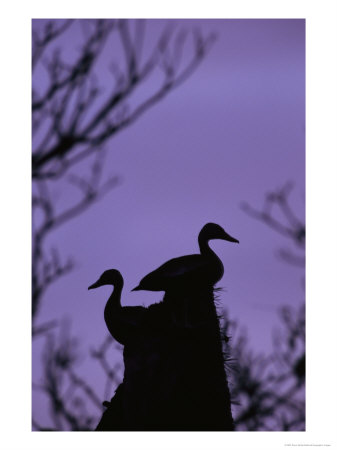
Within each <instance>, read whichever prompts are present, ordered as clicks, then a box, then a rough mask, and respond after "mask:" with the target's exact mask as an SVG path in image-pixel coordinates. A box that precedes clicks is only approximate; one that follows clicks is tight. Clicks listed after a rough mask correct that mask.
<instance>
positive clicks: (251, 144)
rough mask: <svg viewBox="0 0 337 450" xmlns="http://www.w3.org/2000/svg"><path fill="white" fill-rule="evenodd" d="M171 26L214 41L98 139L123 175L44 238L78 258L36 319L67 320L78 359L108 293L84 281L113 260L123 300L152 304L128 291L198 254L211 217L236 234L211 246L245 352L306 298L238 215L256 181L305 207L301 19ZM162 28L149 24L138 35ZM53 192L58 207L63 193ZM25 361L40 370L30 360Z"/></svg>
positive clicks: (254, 200)
mask: <svg viewBox="0 0 337 450" xmlns="http://www.w3.org/2000/svg"><path fill="white" fill-rule="evenodd" d="M175 22H178V25H182V26H186V27H190V26H191V24H192V22H193V24H196V23H197V24H198V26H200V28H201V29H202V30H203V31H204V32H209V31H216V33H217V34H218V39H217V41H216V42H215V43H214V45H213V47H212V49H211V51H210V53H209V54H208V55H207V57H206V58H205V60H204V61H203V62H202V64H201V66H200V67H199V68H198V69H197V70H196V72H195V73H194V74H193V75H192V76H191V77H190V78H189V79H188V80H187V81H186V82H185V83H184V84H183V85H182V86H180V87H179V88H178V89H176V90H175V91H174V92H172V93H171V94H170V95H169V96H168V97H167V98H165V99H164V100H163V101H162V102H160V103H159V104H157V105H156V106H155V107H154V108H153V109H151V110H150V111H148V112H147V113H146V114H145V115H143V116H142V117H141V118H140V119H139V120H138V121H137V122H136V123H135V124H133V125H132V126H131V127H130V128H127V129H125V130H124V131H122V132H121V133H119V134H118V135H116V136H115V137H114V138H113V139H112V140H111V142H110V143H109V144H108V145H107V148H108V149H109V158H108V160H107V164H106V173H107V174H116V175H120V176H121V177H122V183H121V184H120V185H119V186H118V187H116V188H115V189H114V190H112V191H111V192H110V193H109V194H108V195H107V196H106V197H105V198H104V199H103V200H102V201H100V202H99V203H97V204H95V205H94V206H93V207H92V208H91V209H89V210H88V211H87V212H86V213H84V214H83V215H81V216H80V217H78V218H76V219H75V220H73V221H72V222H69V223H68V224H67V225H65V226H64V227H63V228H62V229H60V230H57V231H56V232H55V234H54V235H53V237H52V241H53V243H56V244H57V246H58V248H59V250H60V253H61V254H63V255H65V256H67V255H70V256H74V257H75V259H76V262H77V266H76V268H75V270H74V271H73V272H72V273H71V274H70V275H68V276H66V277H64V278H63V279H61V280H60V281H59V282H58V283H55V284H54V285H53V286H52V287H51V288H50V290H49V291H48V292H47V294H46V296H45V299H44V303H43V306H42V309H41V312H40V316H39V322H44V321H46V320H49V319H54V318H64V317H69V318H70V319H71V322H72V332H73V333H74V334H75V335H76V336H78V337H79V338H80V339H81V348H82V350H83V351H82V353H83V355H85V354H86V352H87V349H88V348H93V347H97V346H98V345H99V344H100V342H101V341H102V338H103V337H104V336H105V334H106V331H105V325H104V320H103V308H104V304H105V300H106V299H107V296H108V292H109V288H106V287H104V288H101V289H100V290H97V291H90V292H88V291H87V286H88V285H89V284H91V283H93V282H94V281H95V280H96V279H97V278H98V276H99V275H100V274H101V272H103V271H104V270H105V269H108V268H116V269H118V270H120V271H121V273H122V275H123V277H124V279H125V288H124V293H123V296H122V301H123V303H124V304H127V305H139V304H144V305H147V304H150V303H152V302H154V301H159V300H160V299H161V298H162V293H158V292H157V293H152V292H145V291H140V292H132V293H131V292H130V290H131V289H132V288H133V287H135V286H136V285H137V284H138V282H139V280H140V279H141V278H142V277H143V276H144V275H146V274H147V273H148V272H149V271H151V270H153V269H155V268H156V267H158V266H159V265H160V264H162V263H164V262H165V261H167V260H168V259H170V258H173V257H176V256H181V255H184V254H190V253H197V252H198V245H197V235H198V232H199V231H200V229H201V227H202V226H203V225H204V224H205V223H206V222H210V221H212V222H216V223H219V224H220V225H222V226H223V227H224V228H225V229H226V231H228V232H229V233H230V234H231V235H232V236H234V237H236V238H237V239H239V240H240V245H232V244H230V243H226V242H222V241H214V242H213V243H211V246H212V248H213V249H214V250H215V251H216V253H217V254H218V255H219V257H220V258H221V260H222V261H223V264H224V267H225V275H224V278H223V279H222V280H221V282H220V283H219V286H223V287H224V288H225V290H224V292H223V293H222V295H221V301H222V303H223V305H225V306H226V307H227V308H228V309H229V312H230V315H231V316H232V317H233V318H234V319H238V320H239V322H240V323H241V325H242V326H244V327H246V329H247V332H248V335H249V341H250V344H251V346H252V348H254V349H255V350H257V351H259V350H260V351H264V352H267V351H269V350H270V349H271V331H272V329H273V328H274V327H275V325H276V324H277V323H278V322H279V321H278V316H277V310H278V308H279V307H280V306H281V305H283V304H289V305H298V304H299V303H300V302H301V301H302V300H303V297H304V292H303V289H302V287H301V283H300V281H301V276H302V270H301V269H297V268H294V267H292V266H289V265H287V264H285V263H283V262H282V261H280V260H279V259H277V258H276V257H275V253H276V251H277V250H278V249H279V248H280V247H284V246H287V245H288V243H287V242H285V240H284V238H282V237H281V236H278V235H277V234H276V233H275V232H273V231H272V230H270V229H268V228H267V227H266V226H264V225H263V224H262V223H260V222H258V221H255V220H253V219H252V218H250V217H249V216H247V215H246V214H245V213H244V212H243V211H242V210H241V208H240V203H241V202H242V201H247V202H249V203H250V204H251V205H253V206H256V207H259V206H261V205H262V202H263V198H264V194H265V192H266V191H271V190H274V189H277V188H280V187H282V186H283V185H284V184H285V182H287V181H289V180H292V181H294V183H295V188H294V191H293V194H292V196H291V200H292V202H293V203H292V204H293V207H294V210H295V211H296V212H297V214H298V216H299V217H300V218H303V217H304V195H305V192H304V181H305V22H304V20H194V21H189V20H181V21H175ZM37 25H38V24H37ZM161 26H162V21H151V23H149V24H148V28H147V33H148V36H150V37H152V36H156V35H157V33H158V30H159V29H160V28H161ZM71 33H74V35H73V36H71ZM79 36H80V35H79V30H78V29H77V28H76V27H73V28H71V29H70V30H69V32H68V35H67V45H69V44H68V43H69V42H71V43H73V47H74V48H72V47H69V48H68V49H67V51H69V52H71V51H76V40H77V39H78V38H79ZM154 39H155V38H154ZM98 75H99V76H100V80H101V83H102V84H103V85H104V83H108V82H109V81H108V77H109V75H108V72H107V71H106V70H104V68H103V66H102V68H101V72H100V73H99V74H98ZM39 81H40V80H39V79H38V78H37V79H35V80H34V82H39ZM41 82H43V80H41ZM149 88H150V87H149V86H145V87H144V89H149ZM56 195H57V198H58V202H59V203H58V204H59V205H60V206H62V202H63V201H64V200H63V199H64V196H65V195H66V191H64V190H63V191H61V190H60V191H57V192H56ZM289 246H291V243H289ZM36 350H37V352H36V353H37V354H38V351H39V350H40V348H39V344H38V345H37V348H36ZM86 364H88V368H89V361H88V357H87V358H86V359H84V360H83V367H86ZM33 365H34V367H35V369H34V370H36V371H38V366H39V365H38V361H37V358H35V359H33ZM88 370H89V369H88ZM90 370H91V369H90ZM86 375H87V378H88V379H89V380H93V379H95V377H96V374H95V373H86Z"/></svg>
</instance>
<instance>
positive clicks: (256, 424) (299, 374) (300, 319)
mask: <svg viewBox="0 0 337 450" xmlns="http://www.w3.org/2000/svg"><path fill="white" fill-rule="evenodd" d="M292 188H293V184H292V183H287V184H285V185H284V186H283V187H282V188H281V189H279V190H275V191H273V192H270V193H268V194H266V197H265V201H264V205H263V207H262V208H261V209H257V208H254V207H252V206H250V205H248V204H247V203H245V204H243V205H242V207H243V210H244V211H245V212H247V213H248V214H249V215H250V216H251V217H253V218H254V219H258V220H260V221H261V222H262V223H263V224H265V225H266V226H268V227H270V228H271V229H273V230H275V231H276V232H277V233H279V234H280V235H282V236H284V237H286V238H287V239H288V240H290V241H291V242H292V243H293V246H294V248H295V249H296V250H289V249H282V250H280V251H279V252H278V255H279V256H280V257H281V258H282V260H283V261H285V262H286V263H288V264H292V265H294V266H297V267H300V268H302V269H303V268H304V265H305V256H304V252H305V225H304V222H303V221H302V220H300V219H299V218H298V217H297V216H296V214H295V212H294V209H293V207H292V206H291V202H290V194H291V190H292ZM303 278H304V277H303ZM279 315H280V318H281V323H282V327H281V328H279V329H277V330H275V331H274V335H273V352H272V354H270V355H267V356H266V355H262V354H256V352H254V351H253V350H252V349H251V348H250V346H249V339H248V336H247V334H246V333H245V332H243V331H240V329H239V323H238V322H235V321H231V320H229V319H228V312H225V316H226V317H227V321H226V322H225V324H226V326H225V330H224V332H225V333H227V334H228V335H230V336H231V339H230V341H229V344H228V345H229V346H230V352H231V359H232V364H231V369H232V370H231V372H230V386H231V393H232V397H233V402H234V418H235V424H236V429H237V430H239V431H258V430H264V431H275V430H280V431H301V430H305V305H304V303H302V304H300V306H299V307H297V308H296V307H294V306H283V307H282V308H281V309H280V311H279Z"/></svg>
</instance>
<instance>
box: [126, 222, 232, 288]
mask: <svg viewBox="0 0 337 450" xmlns="http://www.w3.org/2000/svg"><path fill="white" fill-rule="evenodd" d="M212 239H222V240H226V241H230V242H236V243H238V242H239V241H238V240H237V239H235V238H233V237H232V236H230V235H229V234H228V233H226V232H225V230H224V229H223V228H222V227H220V226H219V225H217V224H214V223H208V224H206V225H205V226H204V227H203V228H202V230H201V231H200V233H199V236H198V243H199V248H200V254H194V255H186V256H181V257H178V258H173V259H171V260H169V261H167V262H166V263H164V264H162V265H161V266H160V267H158V268H157V269H156V270H154V271H153V272H150V273H149V274H148V275H146V276H145V277H144V278H143V279H142V280H141V281H140V283H139V285H138V286H137V287H136V288H134V289H133V291H139V290H147V291H169V290H171V289H177V288H183V287H184V286H186V287H187V286H191V285H192V284H193V285H195V286H198V285H203V286H205V285H209V286H213V285H214V284H215V283H217V282H218V281H219V280H220V279H221V278H222V276H223V273H224V268H223V265H222V262H221V260H220V259H219V258H218V256H217V255H216V254H215V252H214V251H213V250H212V249H211V248H210V247H209V245H208V241H210V240H212Z"/></svg>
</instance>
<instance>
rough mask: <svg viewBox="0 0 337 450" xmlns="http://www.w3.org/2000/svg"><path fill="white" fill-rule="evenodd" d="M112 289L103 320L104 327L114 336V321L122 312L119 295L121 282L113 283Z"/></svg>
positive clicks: (121, 287)
mask: <svg viewBox="0 0 337 450" xmlns="http://www.w3.org/2000/svg"><path fill="white" fill-rule="evenodd" d="M113 286H114V289H113V291H112V293H111V295H110V297H109V299H108V301H107V303H106V305H105V308H104V320H105V323H106V326H107V328H108V330H109V332H110V334H111V335H112V336H114V329H115V323H114V319H116V318H117V317H118V313H119V312H121V311H122V309H123V308H122V305H121V294H122V289H123V281H120V282H118V283H115V284H114V285H113Z"/></svg>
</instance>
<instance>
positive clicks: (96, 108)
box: [32, 20, 214, 335]
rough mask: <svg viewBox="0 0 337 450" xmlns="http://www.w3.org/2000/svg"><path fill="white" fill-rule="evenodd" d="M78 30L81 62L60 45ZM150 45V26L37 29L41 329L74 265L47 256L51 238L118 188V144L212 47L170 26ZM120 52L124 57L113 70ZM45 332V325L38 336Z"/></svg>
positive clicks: (36, 252) (61, 24)
mask: <svg viewBox="0 0 337 450" xmlns="http://www.w3.org/2000/svg"><path fill="white" fill-rule="evenodd" d="M76 27H77V28H79V30H78V32H81V31H82V33H83V34H82V43H81V45H80V48H79V49H77V52H76V53H75V55H74V54H72V55H71V58H70V57H69V55H68V57H66V56H64V51H63V50H64V48H63V49H62V48H60V46H62V39H65V38H66V37H67V33H69V32H71V31H73V29H74V28H76ZM71 36H72V35H71ZM145 37H146V23H145V21H144V20H135V21H129V20H49V21H39V20H37V21H34V22H33V50H32V70H33V93H32V133H33V155H32V177H33V200H32V210H33V245H32V246H33V249H32V314H33V324H34V325H35V322H36V317H37V315H38V312H39V307H40V303H41V299H42V297H43V295H44V294H45V292H46V290H47V288H48V287H49V286H50V285H51V284H52V283H54V282H55V281H56V280H57V279H59V278H60V277H61V276H63V275H64V274H66V273H68V272H69V271H70V270H71V269H72V268H73V265H74V262H73V259H72V258H68V259H64V258H63V257H61V255H60V254H59V252H58V249H57V248H56V247H50V246H49V247H48V242H47V241H48V238H49V236H50V235H51V233H53V232H54V230H55V229H57V228H58V227H60V226H62V225H64V224H65V223H66V222H68V221H69V220H71V219H73V218H74V217H76V216H78V215H79V214H81V213H83V212H84V211H85V210H86V209H88V208H89V207H90V206H91V205H92V204H93V203H94V202H96V201H97V200H99V199H100V198H102V197H103V196H104V195H105V194H106V193H107V192H109V191H110V190H111V189H112V188H114V187H115V186H116V185H117V184H118V183H119V177H117V176H116V175H114V176H113V175H112V176H110V177H109V176H108V177H107V178H105V175H104V173H103V172H104V171H103V167H104V161H105V158H106V156H107V153H109V152H110V146H109V145H108V144H109V143H110V141H111V139H112V138H113V137H114V136H115V135H116V133H118V132H119V131H121V130H123V129H125V128H126V127H128V126H130V125H132V123H134V122H135V121H136V120H137V119H138V118H139V117H140V116H141V115H142V114H144V113H145V112H146V111H147V110H148V109H150V108H151V107H153V106H154V105H155V104H156V103H158V102H159V101H160V100H162V99H164V97H165V96H166V95H168V94H169V93H170V92H171V91H172V90H173V89H175V88H176V87H178V86H180V85H181V84H182V83H183V82H184V81H185V80H186V79H187V78H188V77H189V76H190V75H191V74H192V73H193V72H194V70H195V69H196V68H197V67H198V65H199V64H200V63H201V61H202V60H203V59H204V57H205V55H206V53H207V52H208V50H209V48H210V46H211V44H212V42H213V40H214V35H208V36H204V35H203V34H201V32H200V31H199V30H198V29H194V30H192V31H191V32H188V31H186V30H175V29H174V27H172V26H170V23H168V26H167V27H166V28H165V29H163V30H162V32H161V34H160V35H159V37H158V39H157V40H156V41H155V43H154V44H153V45H152V48H150V49H149V46H146V48H145V44H144V41H145ZM63 45H64V41H63ZM116 46H117V48H118V49H119V50H118V51H119V53H120V58H119V59H118V60H117V61H114V58H113V52H114V51H116V50H115V49H116ZM105 59H109V61H108V65H109V68H110V73H111V79H110V83H108V84H107V83H105V84H104V85H103V83H102V81H100V69H99V68H98V65H99V64H101V63H102V61H104V62H105ZM106 65H107V64H106ZM148 80H153V83H152V85H153V90H152V92H149V91H148V90H147V89H144V83H145V82H147V81H148ZM142 94H143V95H142ZM136 95H137V97H136ZM84 161H87V162H86V163H85V164H83V162H84ZM89 161H90V163H89ZM57 183H58V185H61V186H63V187H64V186H65V184H66V186H67V196H66V197H67V198H70V199H72V200H73V203H70V202H69V204H68V203H67V202H66V201H64V202H63V205H67V206H64V209H63V210H62V209H60V208H59V207H58V205H57V202H56V201H55V198H54V196H53V192H54V188H55V186H56V185H57ZM45 326H46V325H45V324H42V325H40V326H39V332H41V330H44V329H45ZM35 333H36V328H35V327H33V335H35Z"/></svg>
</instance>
